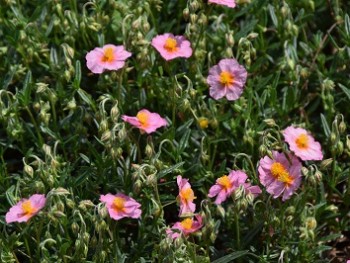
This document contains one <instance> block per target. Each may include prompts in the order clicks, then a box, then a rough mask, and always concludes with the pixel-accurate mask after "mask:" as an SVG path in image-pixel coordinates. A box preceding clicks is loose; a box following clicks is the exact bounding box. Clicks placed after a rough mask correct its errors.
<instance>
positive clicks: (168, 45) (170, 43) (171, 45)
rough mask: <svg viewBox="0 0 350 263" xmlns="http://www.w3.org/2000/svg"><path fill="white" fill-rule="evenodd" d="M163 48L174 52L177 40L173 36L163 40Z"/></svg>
mask: <svg viewBox="0 0 350 263" xmlns="http://www.w3.org/2000/svg"><path fill="white" fill-rule="evenodd" d="M164 48H165V49H166V50H167V51H168V52H175V51H176V50H177V42H176V39H175V38H171V37H169V38H168V39H167V40H165V44H164Z"/></svg>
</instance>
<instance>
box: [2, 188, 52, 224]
mask: <svg viewBox="0 0 350 263" xmlns="http://www.w3.org/2000/svg"><path fill="white" fill-rule="evenodd" d="M45 203H46V197H45V195H41V194H35V195H32V196H31V197H29V199H22V200H21V201H19V202H18V203H17V204H15V205H14V206H13V207H11V208H10V210H9V211H8V212H7V213H6V217H5V220H6V223H12V222H27V221H28V220H29V219H30V218H31V217H32V216H34V215H36V214H37V213H38V212H39V211H40V210H41V209H43V207H44V206H45Z"/></svg>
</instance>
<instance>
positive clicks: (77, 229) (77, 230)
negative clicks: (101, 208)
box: [71, 222, 80, 234]
mask: <svg viewBox="0 0 350 263" xmlns="http://www.w3.org/2000/svg"><path fill="white" fill-rule="evenodd" d="M71 228H72V232H73V233H74V234H78V232H79V229H80V227H79V225H78V224H77V223H76V222H73V223H72V225H71Z"/></svg>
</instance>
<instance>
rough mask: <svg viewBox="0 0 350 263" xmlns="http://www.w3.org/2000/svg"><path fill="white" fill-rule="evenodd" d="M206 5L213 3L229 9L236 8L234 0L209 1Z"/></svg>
mask: <svg viewBox="0 0 350 263" xmlns="http://www.w3.org/2000/svg"><path fill="white" fill-rule="evenodd" d="M208 3H214V4H218V5H225V6H228V7H231V8H234V7H236V1H235V0H209V1H208Z"/></svg>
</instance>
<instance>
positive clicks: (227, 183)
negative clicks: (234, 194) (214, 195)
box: [216, 175, 232, 191]
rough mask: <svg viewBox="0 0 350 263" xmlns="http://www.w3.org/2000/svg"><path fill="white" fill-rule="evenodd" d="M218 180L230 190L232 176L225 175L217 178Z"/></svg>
mask: <svg viewBox="0 0 350 263" xmlns="http://www.w3.org/2000/svg"><path fill="white" fill-rule="evenodd" d="M216 182H217V183H218V184H219V185H221V186H222V187H223V188H224V189H225V190H226V191H228V190H230V188H231V187H232V184H231V182H230V178H229V177H228V176H227V175H224V176H222V177H220V178H219V179H217V180H216Z"/></svg>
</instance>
